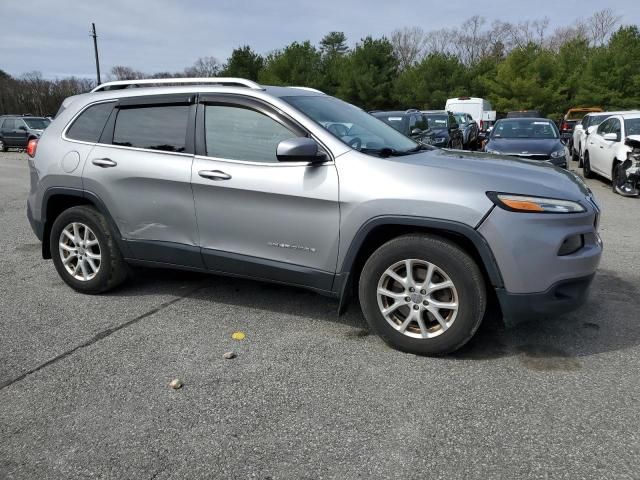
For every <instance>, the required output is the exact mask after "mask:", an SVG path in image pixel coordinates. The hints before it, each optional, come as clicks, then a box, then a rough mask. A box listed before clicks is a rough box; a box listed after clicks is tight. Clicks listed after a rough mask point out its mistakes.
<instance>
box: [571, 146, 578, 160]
mask: <svg viewBox="0 0 640 480" xmlns="http://www.w3.org/2000/svg"><path fill="white" fill-rule="evenodd" d="M571 160H573V161H574V162H577V161H578V160H580V145H578V151H576V149H575V148H571Z"/></svg>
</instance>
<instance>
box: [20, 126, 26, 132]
mask: <svg viewBox="0 0 640 480" xmlns="http://www.w3.org/2000/svg"><path fill="white" fill-rule="evenodd" d="M18 130H22V131H23V132H26V131H27V127H25V126H24V125H20V126H19V127H18Z"/></svg>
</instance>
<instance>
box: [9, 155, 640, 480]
mask: <svg viewBox="0 0 640 480" xmlns="http://www.w3.org/2000/svg"><path fill="white" fill-rule="evenodd" d="M573 168H575V163H574V164H573ZM28 178H29V176H28V169H27V165H26V159H25V155H24V154H22V153H8V154H0V222H1V223H0V224H1V225H2V227H1V228H0V273H1V275H0V299H1V303H0V329H1V332H2V334H1V335H0V478H24V479H36V478H55V479H60V478H86V477H100V478H117V479H123V478H131V479H146V478H148V479H152V478H153V479H163V478H261V479H267V478H272V479H276V478H309V479H311V478H314V479H316V478H341V479H346V478H407V479H408V478H416V479H417V478H420V479H422V478H447V479H457V478H460V479H462V478H505V479H513V478H554V479H563V478H566V479H579V478H598V479H600V478H611V479H627V478H628V479H631V478H638V475H639V473H638V472H640V418H639V415H638V409H639V407H640V384H639V381H638V371H639V368H638V367H640V325H639V323H638V318H639V314H638V311H639V310H640V299H639V293H640V248H638V247H639V246H640V242H639V241H638V238H640V228H639V222H638V214H637V212H638V208H639V207H640V200H636V199H625V198H622V197H620V196H616V195H614V194H612V192H611V190H610V188H609V186H608V184H607V183H606V182H604V181H599V180H595V181H589V183H590V184H591V186H592V188H593V190H594V191H595V193H596V196H597V197H598V199H599V200H600V202H601V204H602V206H603V210H604V213H603V216H602V236H603V239H604V242H605V254H604V256H603V259H602V263H601V268H600V271H599V273H598V275H597V277H596V280H595V283H594V285H593V288H592V292H591V297H590V300H589V302H588V303H587V304H586V305H585V306H584V307H582V308H581V309H579V310H578V311H576V312H573V313H571V314H568V315H564V316H561V317H558V318H554V319H543V320H539V321H537V322H530V323H527V324H523V325H520V326H518V327H516V328H513V329H505V328H503V327H502V326H501V325H500V324H499V323H498V322H497V321H496V320H495V319H491V318H490V319H488V320H487V321H485V323H484V324H483V325H482V327H481V329H480V331H479V333H478V335H477V336H476V338H474V339H473V340H472V341H471V343H470V344H469V345H468V346H466V347H465V348H464V349H463V350H462V351H461V352H459V353H457V354H456V355H453V356H449V357H446V358H421V357H417V356H413V355H408V354H403V353H400V352H397V351H395V350H392V349H390V348H388V347H387V346H386V345H385V344H383V342H382V341H380V340H379V339H378V338H377V337H375V336H374V335H370V334H369V331H368V330H367V327H366V324H365V323H364V320H363V318H362V315H361V314H360V312H359V310H358V308H357V306H354V305H352V306H351V308H350V309H349V311H348V312H347V314H346V315H345V316H342V317H337V315H336V311H337V303H336V302H335V301H333V300H330V299H326V298H323V297H321V296H318V295H315V294H312V293H309V292H306V291H303V290H298V289H293V288H286V287H280V286H273V285H268V284H261V283H256V282H250V281H243V280H235V279H228V278H222V277H213V276H205V275H199V274H191V273H182V272H172V271H162V270H161V271H157V270H146V271H145V270H143V271H139V272H137V274H136V277H135V278H134V279H133V280H131V281H129V282H128V283H127V284H126V285H125V286H124V287H123V288H120V289H118V290H117V291H115V292H113V293H110V294H107V295H102V296H84V295H80V294H77V293H74V292H73V291H72V290H70V289H69V288H68V287H66V286H65V285H64V284H63V282H62V281H61V280H60V279H59V278H58V275H57V274H56V272H55V269H54V267H53V264H52V263H51V262H50V261H44V260H42V258H41V256H40V245H39V243H38V241H37V239H36V238H35V236H34V235H33V233H32V232H31V229H30V227H29V224H28V222H27V220H26V217H25V199H26V193H27V190H28V182H29V180H28ZM238 331H241V332H243V333H245V334H246V337H245V338H244V339H243V340H234V339H232V334H233V333H234V332H238ZM231 350H232V351H234V352H236V353H237V354H238V356H237V358H235V359H232V360H227V359H224V358H223V354H224V353H225V352H227V351H231ZM174 378H179V379H181V380H182V381H183V382H184V386H183V388H181V389H179V390H172V389H170V388H169V387H168V386H167V384H168V383H169V382H170V381H171V380H172V379H174Z"/></svg>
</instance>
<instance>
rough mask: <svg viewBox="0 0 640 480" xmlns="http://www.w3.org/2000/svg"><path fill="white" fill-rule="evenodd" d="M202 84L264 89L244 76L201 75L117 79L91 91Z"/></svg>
mask: <svg viewBox="0 0 640 480" xmlns="http://www.w3.org/2000/svg"><path fill="white" fill-rule="evenodd" d="M178 83H179V84H192V85H195V84H203V83H210V84H215V85H229V86H231V85H242V86H244V87H249V88H251V89H254V90H264V87H262V86H261V85H260V84H258V83H256V82H253V81H251V80H246V79H244V78H234V77H203V78H144V79H140V80H118V81H115V82H106V83H102V84H100V85H98V86H97V87H96V88H94V89H93V90H91V92H92V93H93V92H103V91H105V90H117V89H121V88H128V87H153V86H155V85H174V84H178Z"/></svg>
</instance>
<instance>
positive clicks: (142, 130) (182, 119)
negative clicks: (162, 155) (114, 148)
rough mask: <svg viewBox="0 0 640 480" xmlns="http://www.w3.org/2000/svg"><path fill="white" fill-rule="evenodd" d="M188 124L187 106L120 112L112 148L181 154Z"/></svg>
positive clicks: (143, 108)
mask: <svg viewBox="0 0 640 480" xmlns="http://www.w3.org/2000/svg"><path fill="white" fill-rule="evenodd" d="M188 122H189V106H188V105H171V106H158V107H147V106H145V107H133V108H123V109H120V111H119V112H118V116H117V117H116V123H115V127H114V131H113V144H114V145H120V146H124V147H135V148H145V149H148V150H161V151H164V152H184V151H185V145H186V137H187V124H188Z"/></svg>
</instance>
